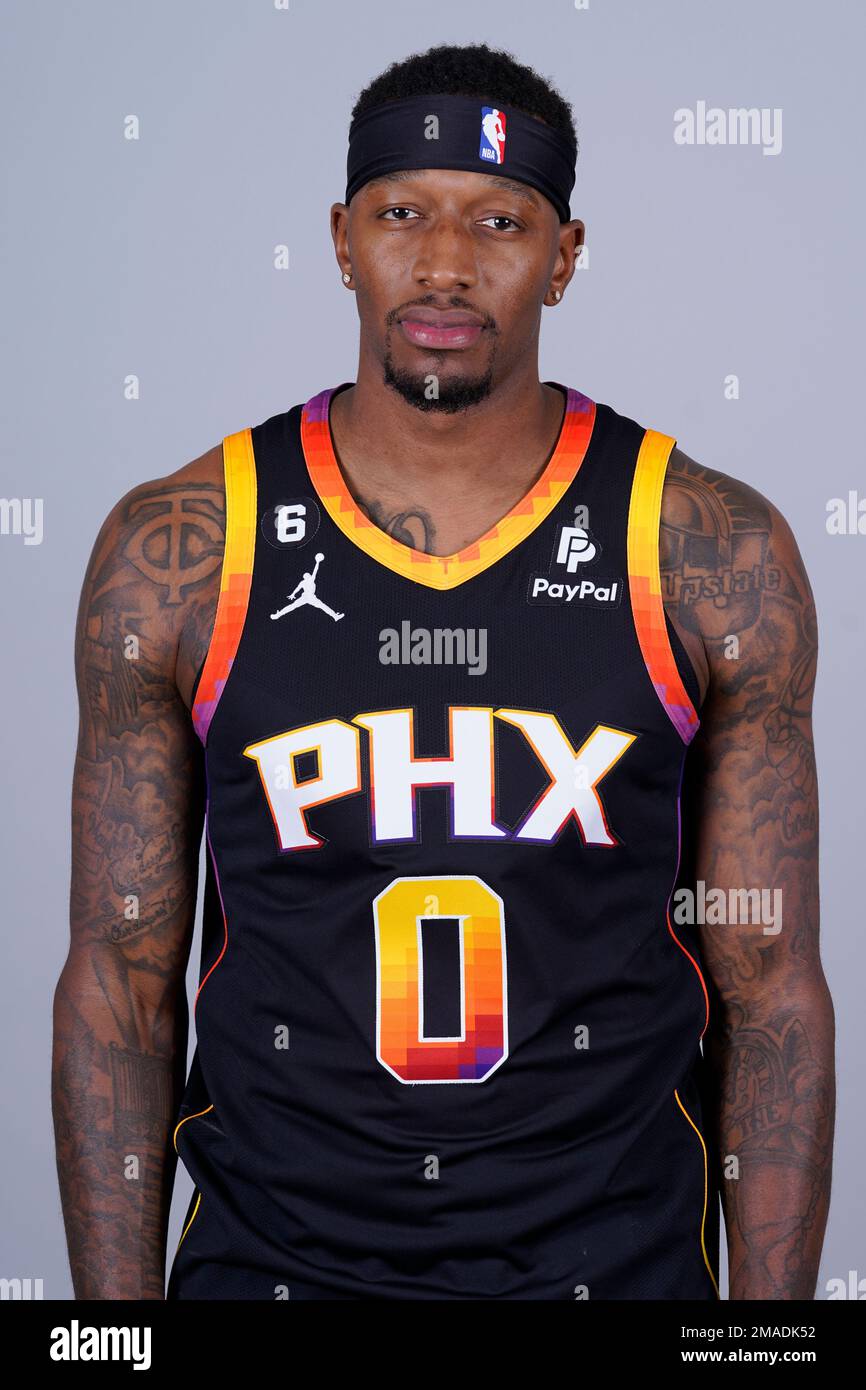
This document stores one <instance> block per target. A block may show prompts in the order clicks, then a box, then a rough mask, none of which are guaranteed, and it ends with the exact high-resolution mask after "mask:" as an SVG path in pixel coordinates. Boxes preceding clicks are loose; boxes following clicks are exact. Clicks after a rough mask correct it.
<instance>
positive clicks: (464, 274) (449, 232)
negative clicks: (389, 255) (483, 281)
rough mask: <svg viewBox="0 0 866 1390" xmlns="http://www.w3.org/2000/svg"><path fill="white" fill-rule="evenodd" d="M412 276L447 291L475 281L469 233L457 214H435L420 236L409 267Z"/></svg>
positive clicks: (475, 273)
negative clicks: (445, 215) (412, 262)
mask: <svg viewBox="0 0 866 1390" xmlns="http://www.w3.org/2000/svg"><path fill="white" fill-rule="evenodd" d="M413 274H414V277H415V280H416V281H417V282H418V284H420V285H424V286H426V287H427V288H429V289H432V290H438V291H439V292H440V293H443V294H444V293H447V292H448V291H453V290H455V289H468V288H471V286H473V285H475V284H476V283H477V279H478V271H477V266H476V259H475V245H474V242H473V238H472V234H471V232H470V231H469V229H468V228H467V227H465V226H464V225H463V223H462V221H461V220H460V219H459V218H458V217H443V216H438V217H436V218H435V219H434V220H433V221H432V222H431V224H430V226H429V227H428V228H426V229H425V231H424V233H423V236H422V238H421V244H420V246H419V248H418V253H417V255H416V258H415V265H414V267H413Z"/></svg>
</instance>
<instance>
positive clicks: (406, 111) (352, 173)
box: [346, 93, 577, 222]
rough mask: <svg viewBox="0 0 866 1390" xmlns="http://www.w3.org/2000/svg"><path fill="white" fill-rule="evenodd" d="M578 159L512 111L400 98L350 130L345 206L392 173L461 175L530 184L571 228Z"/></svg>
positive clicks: (554, 133) (460, 99) (549, 131)
mask: <svg viewBox="0 0 866 1390" xmlns="http://www.w3.org/2000/svg"><path fill="white" fill-rule="evenodd" d="M431 117H435V122H434V121H431V119H430V118H431ZM576 158H577V147H576V145H575V144H574V141H573V140H572V139H571V138H570V137H568V136H566V135H565V134H563V132H562V131H559V130H557V129H555V128H554V127H553V126H549V125H546V124H544V123H543V122H542V121H539V120H536V118H535V117H534V116H527V115H525V114H524V113H523V112H522V111H518V110H516V109H515V108H514V107H503V106H495V107H494V106H487V105H486V104H485V103H484V102H483V101H479V100H478V98H477V97H465V96H455V95H453V94H450V93H449V94H444V95H441V96H440V95H436V96H420V97H405V98H402V99H401V100H400V101H388V102H384V103H383V104H382V105H381V106H376V107H373V109H372V110H370V111H367V112H365V114H364V115H363V116H359V117H358V119H357V120H355V121H353V122H352V124H351V126H350V128H349V153H348V157H347V160H346V180H347V181H346V202H347V203H348V202H349V201H350V200H351V198H352V195H353V194H354V193H357V191H358V189H359V188H361V187H363V185H364V184H365V183H369V182H370V180H371V179H376V178H380V177H381V176H382V175H383V174H390V173H393V172H394V171H395V170H397V169H466V170H468V171H469V172H470V173H476V174H492V173H497V174H500V175H502V176H503V177H507V178H513V179H517V180H519V182H520V183H528V184H529V185H530V186H531V187H532V188H537V189H538V191H539V193H543V194H544V196H545V198H547V199H548V200H549V201H550V202H551V203H552V204H553V206H554V207H555V208H556V211H557V213H558V214H559V220H560V222H570V221H571V213H570V211H569V206H568V200H569V197H570V195H571V190H572V188H573V187H574V164H575V160H576Z"/></svg>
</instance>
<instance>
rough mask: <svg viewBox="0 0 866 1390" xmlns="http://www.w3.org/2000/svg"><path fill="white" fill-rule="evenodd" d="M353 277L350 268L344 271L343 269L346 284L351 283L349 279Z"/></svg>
mask: <svg viewBox="0 0 866 1390" xmlns="http://www.w3.org/2000/svg"><path fill="white" fill-rule="evenodd" d="M351 278H352V277H351V275H350V274H349V272H348V270H344V271H343V284H344V285H348V283H349V281H350V280H351Z"/></svg>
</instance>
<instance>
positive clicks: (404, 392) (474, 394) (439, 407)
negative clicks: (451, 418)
mask: <svg viewBox="0 0 866 1390" xmlns="http://www.w3.org/2000/svg"><path fill="white" fill-rule="evenodd" d="M436 375H437V373H436V372H435V371H432V372H431V371H426V372H425V371H421V370H419V369H417V368H416V369H414V370H412V369H410V368H408V367H400V366H398V365H397V364H396V363H395V361H394V359H393V357H392V356H391V354H390V353H388V354H387V355H386V357H385V362H384V372H383V380H384V382H385V385H386V386H390V387H391V388H392V390H394V391H396V392H397V394H398V395H399V396H401V397H402V398H403V400H404V401H405V402H406V404H407V405H411V406H414V407H415V409H416V410H426V411H434V410H435V411H440V412H443V413H444V414H449V415H453V414H456V412H457V411H460V410H467V409H468V408H469V407H470V406H473V405H478V404H479V403H480V402H481V401H483V400H485V399H486V398H487V396H489V395H490V388H491V385H492V382H493V366H492V364H491V365H489V366H488V367H487V369H486V371H484V372H482V373H480V374H479V373H478V372H475V373H472V374H471V375H470V374H469V373H462V372H461V371H460V369H459V368H458V369H457V371H456V372H455V373H452V374H450V375H448V376H445V377H443V378H440V380H439V385H438V389H437V391H436V393H435V394H433V393H432V392H431V385H432V383H431V377H435V376H436Z"/></svg>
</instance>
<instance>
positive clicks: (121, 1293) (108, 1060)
mask: <svg viewBox="0 0 866 1390" xmlns="http://www.w3.org/2000/svg"><path fill="white" fill-rule="evenodd" d="M85 974H86V968H85V967H82V966H81V965H80V964H78V963H76V962H75V961H74V960H73V961H70V962H67V965H66V967H64V971H63V973H62V975H61V977H60V980H59V982H58V986H57V990H56V993H55V998H54V1052H53V1067H52V1108H53V1113H54V1129H55V1142H56V1153H57V1173H58V1178H59V1183H60V1196H61V1203H62V1207H63V1217H64V1222H65V1226H66V1239H67V1245H68V1249H69V1261H70V1266H71V1270H72V1280H73V1286H74V1289H75V1296H76V1298H77V1299H162V1298H163V1297H164V1287H165V1283H164V1275H165V1241H166V1229H167V1224H168V1211H169V1205H170V1200H171V1185H172V1181H173V1177H174V1166H175V1161H174V1152H173V1149H172V1145H171V1124H172V1120H173V1116H174V1114H175V1113H176V1109H177V1099H178V1088H179V1086H180V1085H182V1070H181V1069H182V1067H183V1065H184V1062H185V1055H184V1054H185V1035H186V1029H185V1012H184V1018H183V1019H182V1020H180V1022H181V1025H182V1026H181V1027H179V1028H178V1029H176V1030H175V1029H173V1028H172V1027H170V1026H165V1025H164V1026H161V1027H160V1026H156V1025H155V1023H154V1022H153V1021H152V1020H148V1019H143V1020H142V1023H143V1027H142V1035H143V1036H148V1037H156V1038H158V1039H159V1042H158V1043H157V1045H156V1046H155V1047H154V1049H153V1050H151V1051H149V1052H141V1051H138V1050H136V1049H133V1048H130V1047H129V1045H128V1042H129V1040H128V1039H124V1038H123V1036H122V1035H121V1029H120V1028H119V1027H118V1024H117V1021H116V1019H115V1017H114V1014H113V1012H112V1011H111V1009H110V1008H109V1007H108V1006H107V1005H106V1002H105V1000H104V999H102V1000H100V999H99V998H98V997H97V992H98V987H97V990H90V989H88V988H87V985H86V981H85V980H84V978H83V977H84V976H85ZM143 1007H144V1006H142V1004H141V1003H139V1004H138V1005H137V1008H138V1009H139V1010H142V1008H143ZM184 1010H185V1006H184ZM144 1011H145V1012H146V1009H145V1010H144ZM181 1037H182V1038H183V1039H184V1041H183V1042H181ZM167 1039H173V1041H166V1040H167Z"/></svg>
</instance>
